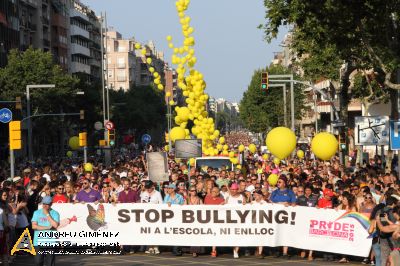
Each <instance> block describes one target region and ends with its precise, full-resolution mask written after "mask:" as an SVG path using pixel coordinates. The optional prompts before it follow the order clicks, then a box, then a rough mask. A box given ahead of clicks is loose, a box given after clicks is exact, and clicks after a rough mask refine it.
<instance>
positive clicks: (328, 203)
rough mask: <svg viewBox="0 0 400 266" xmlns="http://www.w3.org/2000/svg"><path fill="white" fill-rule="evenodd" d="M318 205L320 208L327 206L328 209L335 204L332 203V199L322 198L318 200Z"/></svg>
mask: <svg viewBox="0 0 400 266" xmlns="http://www.w3.org/2000/svg"><path fill="white" fill-rule="evenodd" d="M318 207H320V208H324V209H325V208H327V209H332V208H333V204H332V200H327V199H325V198H322V199H320V200H319V201H318Z"/></svg>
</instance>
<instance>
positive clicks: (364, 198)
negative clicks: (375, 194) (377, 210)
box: [364, 197, 372, 199]
mask: <svg viewBox="0 0 400 266" xmlns="http://www.w3.org/2000/svg"><path fill="white" fill-rule="evenodd" d="M364 199H372V197H364Z"/></svg>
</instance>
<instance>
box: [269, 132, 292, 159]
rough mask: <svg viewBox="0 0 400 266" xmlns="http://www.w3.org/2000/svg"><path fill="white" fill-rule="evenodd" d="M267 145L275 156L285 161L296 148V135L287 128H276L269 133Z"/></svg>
mask: <svg viewBox="0 0 400 266" xmlns="http://www.w3.org/2000/svg"><path fill="white" fill-rule="evenodd" d="M265 143H266V144H267V147H268V150H269V151H270V152H271V153H272V154H273V155H275V156H276V157H278V158H279V159H284V158H286V157H288V156H289V155H290V154H291V153H292V151H293V150H294V149H295V148H296V135H295V134H294V133H293V131H292V130H290V129H289V128H287V127H276V128H274V129H272V130H271V131H270V132H269V133H268V135H267V139H266V140H265Z"/></svg>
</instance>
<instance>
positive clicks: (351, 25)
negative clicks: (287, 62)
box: [260, 0, 400, 89]
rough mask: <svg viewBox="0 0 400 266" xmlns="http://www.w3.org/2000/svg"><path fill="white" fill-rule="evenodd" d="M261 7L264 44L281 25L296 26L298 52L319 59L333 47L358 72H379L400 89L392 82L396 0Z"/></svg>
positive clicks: (398, 58) (399, 45)
mask: <svg viewBox="0 0 400 266" xmlns="http://www.w3.org/2000/svg"><path fill="white" fill-rule="evenodd" d="M264 5H265V7H266V16H265V18H266V20H267V22H266V24H265V25H261V26H260V28H263V29H264V32H265V38H266V40H267V41H271V40H272V39H273V38H275V37H276V36H277V33H278V31H279V27H280V26H282V25H294V28H293V37H294V42H293V48H294V49H295V51H296V52H298V53H300V54H308V56H310V57H314V56H316V57H318V56H320V55H321V53H325V52H323V51H326V50H327V49H329V48H330V47H333V49H334V50H333V51H334V54H333V55H335V54H336V56H335V57H337V58H339V59H340V60H343V61H346V62H351V63H352V64H353V66H355V68H358V69H372V68H373V69H378V70H379V69H380V70H382V72H381V73H382V74H383V75H384V77H385V85H386V86H387V87H389V88H396V89H400V84H397V86H396V84H393V83H391V82H390V80H391V79H393V78H394V75H393V71H395V70H396V69H398V68H400V31H399V29H400V1H399V0H387V1H377V0H363V1H359V0H357V1H348V0H321V1H312V0H292V1H286V0H264ZM315 60H318V59H317V58H316V59H315ZM327 63H328V65H330V63H329V62H327ZM322 76H325V75H322Z"/></svg>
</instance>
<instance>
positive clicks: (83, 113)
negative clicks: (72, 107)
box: [79, 110, 85, 120]
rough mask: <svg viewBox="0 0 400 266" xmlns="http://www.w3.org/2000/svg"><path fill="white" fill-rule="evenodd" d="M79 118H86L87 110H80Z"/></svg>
mask: <svg viewBox="0 0 400 266" xmlns="http://www.w3.org/2000/svg"><path fill="white" fill-rule="evenodd" d="M79 118H80V119H81V120H83V119H85V110H80V111H79Z"/></svg>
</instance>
